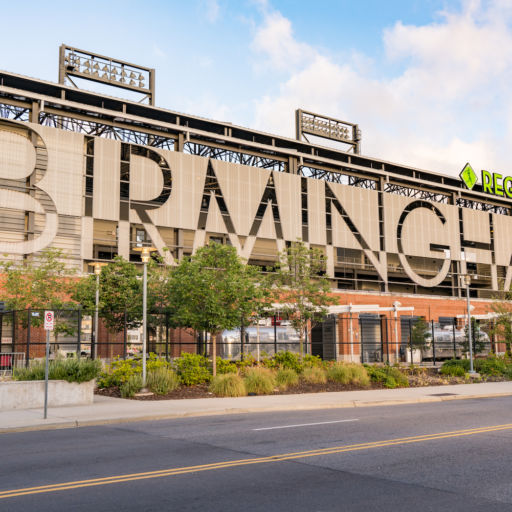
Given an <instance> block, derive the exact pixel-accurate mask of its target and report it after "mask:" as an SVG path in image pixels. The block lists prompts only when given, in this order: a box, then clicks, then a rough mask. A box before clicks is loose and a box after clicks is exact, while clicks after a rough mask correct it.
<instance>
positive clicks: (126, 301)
mask: <svg viewBox="0 0 512 512" xmlns="http://www.w3.org/2000/svg"><path fill="white" fill-rule="evenodd" d="M99 290H100V293H99V314H100V316H101V318H102V319H103V321H104V322H105V326H106V327H107V329H108V330H109V331H111V332H119V331H122V330H123V328H124V324H125V311H126V318H127V321H128V322H127V327H128V328H134V327H138V326H139V325H140V322H141V319H142V281H141V279H140V271H139V270H138V269H137V267H136V266H135V264H133V263H131V262H129V261H126V260H125V259H124V258H123V257H122V256H116V257H115V258H114V260H113V261H112V262H111V263H109V264H108V265H105V266H104V267H102V269H101V274H100V286H99ZM72 298H73V299H74V300H75V301H77V302H79V303H80V304H82V306H83V307H84V308H85V309H86V310H88V311H94V310H95V308H96V275H94V274H91V275H89V276H87V277H84V278H82V279H80V280H79V281H77V282H76V284H75V286H74V290H73V293H72Z"/></svg>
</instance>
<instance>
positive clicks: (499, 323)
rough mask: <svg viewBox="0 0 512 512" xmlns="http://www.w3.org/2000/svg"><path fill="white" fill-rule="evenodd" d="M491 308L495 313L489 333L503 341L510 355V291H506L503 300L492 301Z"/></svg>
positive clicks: (511, 317)
mask: <svg viewBox="0 0 512 512" xmlns="http://www.w3.org/2000/svg"><path fill="white" fill-rule="evenodd" d="M491 309H492V311H493V312H494V313H495V314H496V318H495V320H494V326H493V328H492V330H491V334H493V335H495V336H497V338H498V341H501V342H502V343H505V346H506V352H507V354H508V355H512V292H510V291H509V292H507V293H506V295H505V298H504V299H503V300H500V301H496V302H494V303H493V304H492V306H491Z"/></svg>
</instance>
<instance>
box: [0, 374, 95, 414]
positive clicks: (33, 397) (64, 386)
mask: <svg viewBox="0 0 512 512" xmlns="http://www.w3.org/2000/svg"><path fill="white" fill-rule="evenodd" d="M95 384H96V383H95V381H94V380H91V381H89V382H82V383H80V384H78V383H76V382H66V381H65V380H49V381H48V406H49V407H59V406H62V405H88V404H92V402H93V398H94V387H95ZM39 407H44V380H20V381H11V382H0V411H7V410H12V409H34V408H39Z"/></svg>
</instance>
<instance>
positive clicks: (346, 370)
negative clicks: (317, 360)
mask: <svg viewBox="0 0 512 512" xmlns="http://www.w3.org/2000/svg"><path fill="white" fill-rule="evenodd" d="M327 379H328V380H330V381H331V382H339V383H340V384H350V383H352V372H351V371H350V367H349V366H348V365H346V364H343V363H336V364H333V365H332V366H330V367H329V368H328V369H327Z"/></svg>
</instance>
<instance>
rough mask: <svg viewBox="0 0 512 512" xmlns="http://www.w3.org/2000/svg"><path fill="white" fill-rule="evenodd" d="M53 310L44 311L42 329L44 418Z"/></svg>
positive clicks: (46, 410)
mask: <svg viewBox="0 0 512 512" xmlns="http://www.w3.org/2000/svg"><path fill="white" fill-rule="evenodd" d="M53 322H54V315H53V311H45V312H44V330H45V331H46V362H45V367H44V419H46V418H47V416H48V363H49V359H50V331H53Z"/></svg>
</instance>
